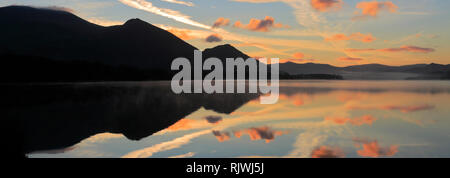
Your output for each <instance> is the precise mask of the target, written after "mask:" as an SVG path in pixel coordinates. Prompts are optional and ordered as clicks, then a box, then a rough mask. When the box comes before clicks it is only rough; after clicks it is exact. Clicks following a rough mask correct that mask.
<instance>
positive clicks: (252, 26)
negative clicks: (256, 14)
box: [233, 16, 287, 32]
mask: <svg viewBox="0 0 450 178" xmlns="http://www.w3.org/2000/svg"><path fill="white" fill-rule="evenodd" d="M233 26H234V27H236V28H243V29H247V30H250V31H257V32H268V31H270V29H271V28H283V27H287V26H286V25H283V24H281V23H275V19H274V18H273V17H270V16H266V17H265V18H264V19H262V20H259V19H253V18H252V19H250V22H249V23H248V24H247V25H244V24H242V23H241V22H240V21H236V23H234V25H233Z"/></svg>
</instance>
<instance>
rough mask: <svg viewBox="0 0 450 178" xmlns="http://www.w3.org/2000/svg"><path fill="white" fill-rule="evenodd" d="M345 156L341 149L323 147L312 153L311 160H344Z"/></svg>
mask: <svg viewBox="0 0 450 178" xmlns="http://www.w3.org/2000/svg"><path fill="white" fill-rule="evenodd" d="M344 156H345V154H344V152H343V151H342V150H341V148H339V147H329V146H321V147H319V148H316V149H314V150H313V151H312V152H311V158H342V157H344Z"/></svg>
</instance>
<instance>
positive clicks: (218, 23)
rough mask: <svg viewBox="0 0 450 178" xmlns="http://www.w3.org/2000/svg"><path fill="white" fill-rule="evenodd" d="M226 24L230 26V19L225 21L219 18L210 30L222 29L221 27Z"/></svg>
mask: <svg viewBox="0 0 450 178" xmlns="http://www.w3.org/2000/svg"><path fill="white" fill-rule="evenodd" d="M228 24H230V19H226V18H223V17H219V18H218V19H217V20H216V21H215V22H214V24H213V25H212V28H218V27H222V26H227V25H228Z"/></svg>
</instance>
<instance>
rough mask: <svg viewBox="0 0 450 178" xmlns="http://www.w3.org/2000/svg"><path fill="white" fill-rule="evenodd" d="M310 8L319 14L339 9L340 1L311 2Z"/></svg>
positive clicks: (315, 0)
mask: <svg viewBox="0 0 450 178" xmlns="http://www.w3.org/2000/svg"><path fill="white" fill-rule="evenodd" d="M311 6H312V7H313V8H314V9H316V10H317V11H320V12H325V11H329V10H332V9H335V10H337V9H340V8H341V6H342V0H311Z"/></svg>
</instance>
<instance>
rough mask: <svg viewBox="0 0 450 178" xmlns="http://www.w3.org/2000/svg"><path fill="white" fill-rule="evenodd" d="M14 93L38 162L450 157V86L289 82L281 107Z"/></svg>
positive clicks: (215, 99)
mask: <svg viewBox="0 0 450 178" xmlns="http://www.w3.org/2000/svg"><path fill="white" fill-rule="evenodd" d="M8 92H9V94H8V95H7V96H8V100H9V101H8V102H9V103H11V102H12V103H14V104H8V105H7V106H6V107H7V109H8V116H9V117H10V118H14V119H17V120H20V121H21V122H20V123H21V124H23V126H22V128H23V129H24V132H25V135H24V136H23V137H24V140H25V141H24V143H23V145H24V151H25V153H27V156H29V157H31V158H36V157H450V105H449V104H450V82H448V81H282V82H281V83H280V93H281V94H280V100H279V102H278V103H277V104H273V105H261V104H259V99H258V98H259V96H258V95H248V94H221V95H203V94H202V95H200V94H197V95H192V94H191V95H174V94H173V93H172V92H171V91H170V84H169V83H168V82H142V83H96V84H89V83H85V84H67V85H57V86H54V85H44V86H29V87H21V89H17V88H15V87H10V88H7V89H6V93H8ZM4 103H5V102H4Z"/></svg>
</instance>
